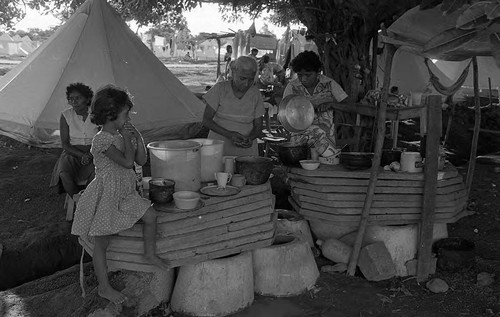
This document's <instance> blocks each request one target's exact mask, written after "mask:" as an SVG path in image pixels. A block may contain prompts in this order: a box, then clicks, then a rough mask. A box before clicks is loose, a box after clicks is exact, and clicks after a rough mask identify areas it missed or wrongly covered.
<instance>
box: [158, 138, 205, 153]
mask: <svg viewBox="0 0 500 317" xmlns="http://www.w3.org/2000/svg"><path fill="white" fill-rule="evenodd" d="M199 148H201V144H200V143H199V142H196V141H188V140H174V141H156V142H151V143H149V144H148V149H153V150H159V151H162V150H163V151H185V150H194V149H199Z"/></svg>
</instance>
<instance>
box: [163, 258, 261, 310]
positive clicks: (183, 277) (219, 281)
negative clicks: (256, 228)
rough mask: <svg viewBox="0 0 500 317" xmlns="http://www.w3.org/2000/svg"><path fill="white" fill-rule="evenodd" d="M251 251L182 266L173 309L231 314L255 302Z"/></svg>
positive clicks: (174, 294) (173, 298)
mask: <svg viewBox="0 0 500 317" xmlns="http://www.w3.org/2000/svg"><path fill="white" fill-rule="evenodd" d="M253 285H254V284H253V263H252V253H251V252H250V251H247V252H243V253H240V254H238V255H235V256H231V257H226V258H221V259H216V260H210V261H205V262H201V263H198V264H193V265H185V266H181V267H180V269H179V274H178V276H177V281H176V282H175V287H174V291H173V293H172V299H171V303H172V310H173V311H174V312H178V313H182V314H186V315H189V316H227V315H230V314H232V313H235V312H237V311H239V310H242V309H244V308H246V307H248V306H250V305H251V304H252V303H253V300H254V286H253Z"/></svg>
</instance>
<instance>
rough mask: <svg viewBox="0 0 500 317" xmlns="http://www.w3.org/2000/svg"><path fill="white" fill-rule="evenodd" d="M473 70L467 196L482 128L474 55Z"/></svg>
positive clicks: (466, 183)
mask: <svg viewBox="0 0 500 317" xmlns="http://www.w3.org/2000/svg"><path fill="white" fill-rule="evenodd" d="M472 71H473V74H474V109H475V115H474V132H473V133H472V145H471V149H470V157H469V168H468V169H467V178H466V181H465V189H466V190H467V197H469V195H470V190H471V187H472V178H473V177H474V169H475V168H476V155H477V143H478V141H479V130H480V128H481V104H480V101H479V83H478V67H477V57H476V56H474V57H472Z"/></svg>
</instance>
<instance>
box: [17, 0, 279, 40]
mask: <svg viewBox="0 0 500 317" xmlns="http://www.w3.org/2000/svg"><path fill="white" fill-rule="evenodd" d="M184 16H185V17H186V20H187V22H188V27H189V30H191V34H192V35H197V34H198V33H200V32H208V33H212V32H214V33H221V32H231V29H232V30H233V31H237V30H239V29H241V30H246V29H248V28H249V27H250V25H251V24H252V20H251V19H250V17H249V16H243V17H242V20H241V21H238V22H236V23H228V22H224V21H222V18H217V17H221V15H220V13H219V11H218V5H217V4H213V3H203V4H202V6H201V7H197V8H195V9H193V10H191V11H188V12H185V13H184ZM264 23H267V24H268V27H269V30H270V31H271V32H273V33H274V34H275V35H276V36H277V37H278V38H280V37H281V35H282V34H283V33H284V32H285V29H286V28H284V27H276V26H273V25H271V24H270V23H268V22H266V21H265V20H264V19H263V18H259V19H256V20H255V28H256V29H257V31H259V30H260V29H261V28H262V27H263V26H264ZM55 25H59V20H58V19H56V18H55V17H54V16H52V15H50V14H49V15H43V14H40V13H38V12H37V11H35V10H32V9H29V8H28V9H27V12H26V17H25V18H24V19H23V20H21V21H20V22H18V23H17V24H16V25H15V26H14V28H15V29H17V30H27V29H29V28H39V29H42V30H43V29H47V28H49V27H51V26H55ZM132 30H133V31H134V32H135V30H136V29H135V27H134V26H133V25H132ZM141 31H142V30H141Z"/></svg>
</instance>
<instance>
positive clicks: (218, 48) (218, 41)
mask: <svg viewBox="0 0 500 317" xmlns="http://www.w3.org/2000/svg"><path fill="white" fill-rule="evenodd" d="M215 40H216V41H217V78H215V80H217V79H219V76H220V74H221V70H220V46H221V42H220V38H216V39H215Z"/></svg>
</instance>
